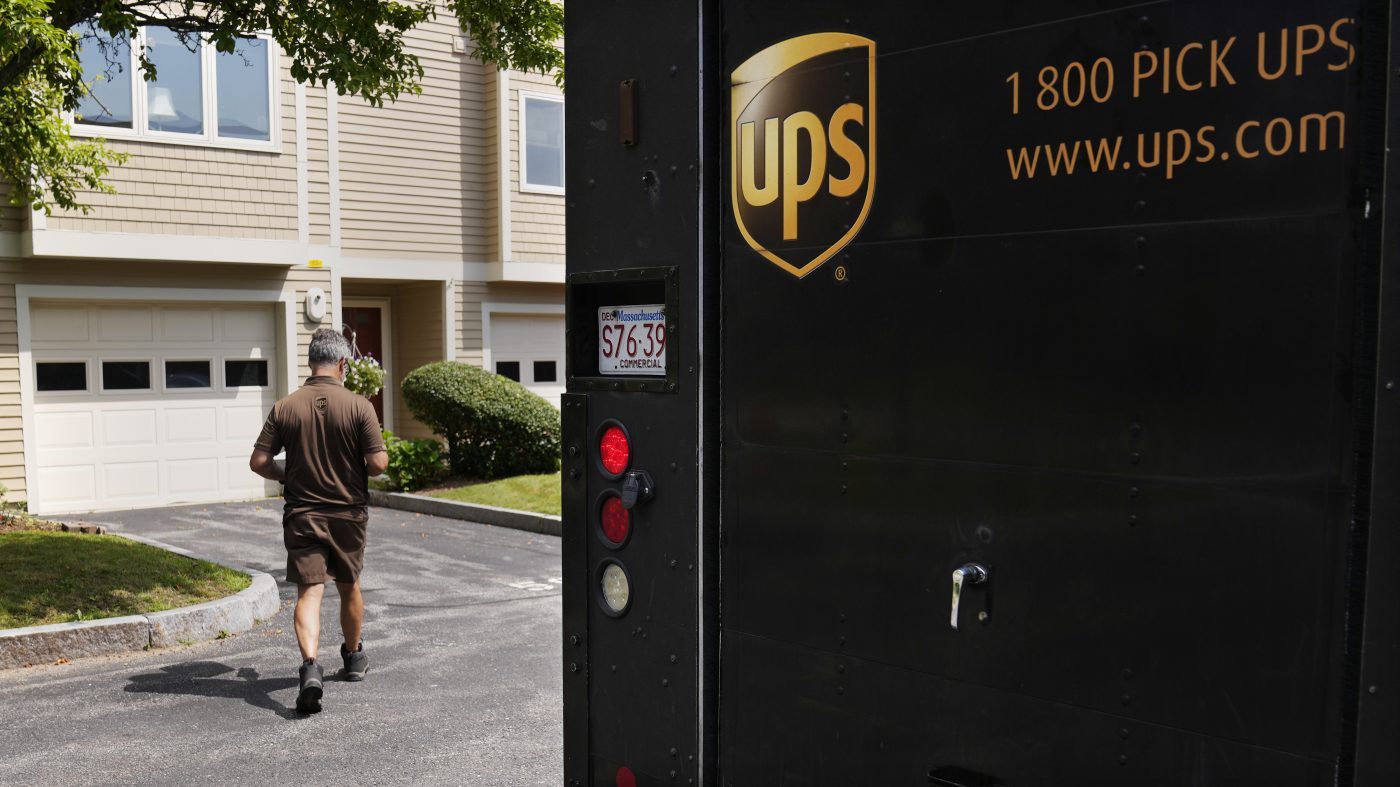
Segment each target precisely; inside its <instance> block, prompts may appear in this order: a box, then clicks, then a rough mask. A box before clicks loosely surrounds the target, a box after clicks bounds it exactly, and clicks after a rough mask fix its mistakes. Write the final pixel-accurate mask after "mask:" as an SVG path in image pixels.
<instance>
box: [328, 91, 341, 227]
mask: <svg viewBox="0 0 1400 787" xmlns="http://www.w3.org/2000/svg"><path fill="white" fill-rule="evenodd" d="M337 95H338V94H337V92H336V87H335V83H334V82H327V83H326V188H327V189H328V190H329V191H330V195H329V196H330V202H331V204H330V214H331V215H330V222H331V233H330V234H331V245H332V246H334V247H336V248H339V247H340V115H339V112H338V107H337V103H336V97H337Z"/></svg>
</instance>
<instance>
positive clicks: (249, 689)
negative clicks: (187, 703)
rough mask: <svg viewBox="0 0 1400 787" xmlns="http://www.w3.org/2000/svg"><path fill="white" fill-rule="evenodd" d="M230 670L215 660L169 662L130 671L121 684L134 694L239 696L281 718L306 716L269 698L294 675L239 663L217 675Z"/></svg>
mask: <svg viewBox="0 0 1400 787" xmlns="http://www.w3.org/2000/svg"><path fill="white" fill-rule="evenodd" d="M232 672H234V669H233V667H230V666H228V665H227V664H220V663H218V662H217V661H192V662H189V663H187V664H171V665H170V666H168V667H161V670H160V672H148V673H145V674H142V675H132V676H131V678H130V680H131V682H130V683H128V684H127V685H126V687H125V690H126V691H129V692H132V693H135V694H187V695H189V696H191V697H224V698H228V699H234V700H243V701H244V702H246V703H248V704H249V705H252V706H253V707H255V708H262V709H264V710H270V711H272V712H273V713H276V714H277V715H278V716H281V717H282V718H284V719H303V718H306V717H305V716H303V715H302V714H300V713H297V712H296V709H295V708H291V707H288V706H286V705H283V704H282V703H280V702H278V701H277V700H274V699H273V698H272V693H273V692H275V691H281V690H283V689H291V688H296V687H297V686H298V685H299V683H298V679H297V678H295V677H286V678H263V677H259V676H258V671H257V670H255V669H253V668H252V667H241V668H239V670H238V671H237V674H235V675H233V676H230V677H219V676H221V675H229V673H232Z"/></svg>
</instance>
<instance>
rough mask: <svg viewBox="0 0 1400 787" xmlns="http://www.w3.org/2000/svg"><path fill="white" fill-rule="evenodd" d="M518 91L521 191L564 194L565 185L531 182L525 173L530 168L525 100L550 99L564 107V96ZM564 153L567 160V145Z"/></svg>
mask: <svg viewBox="0 0 1400 787" xmlns="http://www.w3.org/2000/svg"><path fill="white" fill-rule="evenodd" d="M517 93H518V94H517V96H516V100H517V101H518V102H519V108H518V109H517V115H516V116H517V117H518V118H519V120H517V121H516V124H515V137H516V147H517V148H518V149H519V159H520V166H519V167H518V168H517V169H518V170H519V180H520V186H519V188H520V191H521V193H524V194H557V195H560V196H562V195H563V194H564V187H563V186H542V185H539V184H535V183H529V182H527V181H526V179H525V173H526V170H527V169H528V167H527V166H526V161H525V158H526V150H527V149H528V146H527V145H526V144H525V102H526V101H527V100H528V99H535V100H536V101H548V102H550V103H553V104H558V105H559V106H560V107H561V109H562V107H563V106H564V97H563V96H560V95H555V94H551V93H536V92H533V91H529V90H520V91H517ZM562 154H563V156H564V157H565V160H566V161H567V157H568V155H569V151H568V147H567V146H565V147H564V150H563V151H562Z"/></svg>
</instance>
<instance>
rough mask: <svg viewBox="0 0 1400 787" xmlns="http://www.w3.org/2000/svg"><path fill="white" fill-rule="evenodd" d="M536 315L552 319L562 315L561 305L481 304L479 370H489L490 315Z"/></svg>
mask: <svg viewBox="0 0 1400 787" xmlns="http://www.w3.org/2000/svg"><path fill="white" fill-rule="evenodd" d="M493 313H494V314H526V315H529V314H537V315H540V316H549V317H553V316H555V315H562V314H563V313H564V304H562V303H496V302H493V301H482V302H481V368H483V369H486V370H488V371H489V370H490V369H491V315H492V314H493Z"/></svg>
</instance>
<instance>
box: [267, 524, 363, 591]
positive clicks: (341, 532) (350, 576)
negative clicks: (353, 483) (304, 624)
mask: <svg viewBox="0 0 1400 787" xmlns="http://www.w3.org/2000/svg"><path fill="white" fill-rule="evenodd" d="M368 524H369V515H368V514H341V513H326V512H323V511H307V512H305V513H301V514H292V515H291V516H288V517H286V518H284V519H283V520H282V543H284V544H286V546H287V581H288V582H292V583H295V584H297V585H319V584H322V583H324V582H326V581H327V580H329V581H332V582H355V581H358V580H359V578H360V569H361V568H362V567H363V566H364V564H365V534H366V530H367V527H366V526H367V525H368Z"/></svg>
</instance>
